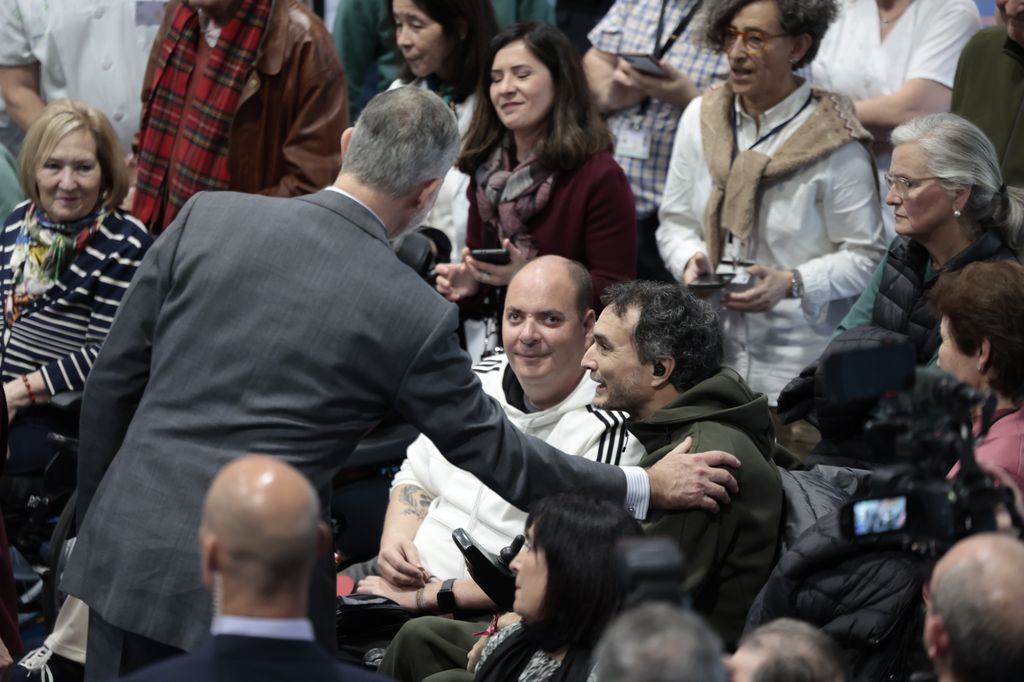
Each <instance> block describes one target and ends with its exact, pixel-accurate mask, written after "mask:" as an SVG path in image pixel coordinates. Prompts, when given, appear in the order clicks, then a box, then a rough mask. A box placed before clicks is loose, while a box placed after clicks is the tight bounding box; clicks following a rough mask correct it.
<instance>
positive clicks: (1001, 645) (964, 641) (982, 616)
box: [931, 538, 1024, 682]
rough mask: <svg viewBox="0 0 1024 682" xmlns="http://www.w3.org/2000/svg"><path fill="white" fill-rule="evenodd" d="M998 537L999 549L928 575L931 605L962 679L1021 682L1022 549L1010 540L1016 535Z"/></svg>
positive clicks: (1023, 640) (1023, 645) (1023, 649)
mask: <svg viewBox="0 0 1024 682" xmlns="http://www.w3.org/2000/svg"><path fill="white" fill-rule="evenodd" d="M1000 540H1001V541H1003V542H1004V547H1003V548H1001V549H1002V550H1003V551H1001V552H999V553H998V554H995V553H993V554H992V555H989V556H986V557H985V558H984V559H982V558H980V557H979V558H977V559H971V560H967V561H962V562H960V563H959V564H957V565H955V566H951V567H949V568H948V569H947V570H946V571H944V572H943V573H942V575H940V576H939V577H938V579H933V580H932V586H931V587H932V590H931V592H932V597H931V600H932V604H931V606H932V611H933V613H935V614H936V615H938V616H939V617H940V618H941V619H942V627H943V629H944V630H945V631H946V633H947V634H948V635H949V660H950V666H951V667H952V669H953V673H954V675H956V679H957V680H959V681H960V682H1011V681H1018V682H1019V680H1020V679H1021V675H1022V673H1024V607H1022V605H1021V602H1022V596H1024V587H1022V586H1021V584H1020V581H1021V577H1020V574H1021V569H1024V549H1020V548H1017V547H1013V546H1012V545H1010V544H1008V543H1017V542H1019V541H1017V540H1016V539H1013V538H1005V539H1003V538H1000ZM1007 550H1009V551H1007ZM996 563H999V564H1001V565H994V564H996Z"/></svg>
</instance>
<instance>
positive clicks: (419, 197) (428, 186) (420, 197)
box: [413, 178, 443, 227]
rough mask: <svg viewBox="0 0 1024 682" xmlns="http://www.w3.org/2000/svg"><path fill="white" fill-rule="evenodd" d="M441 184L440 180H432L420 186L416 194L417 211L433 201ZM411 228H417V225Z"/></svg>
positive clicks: (441, 180)
mask: <svg viewBox="0 0 1024 682" xmlns="http://www.w3.org/2000/svg"><path fill="white" fill-rule="evenodd" d="M441 182H443V179H442V178H434V179H433V180H427V181H426V182H424V183H423V184H421V185H420V188H419V190H418V191H417V192H416V210H417V211H419V210H421V209H422V208H423V207H424V206H426V205H427V202H429V201H431V200H433V198H434V193H435V192H437V189H438V188H439V187H440V186H441ZM413 227H419V225H414V226H413Z"/></svg>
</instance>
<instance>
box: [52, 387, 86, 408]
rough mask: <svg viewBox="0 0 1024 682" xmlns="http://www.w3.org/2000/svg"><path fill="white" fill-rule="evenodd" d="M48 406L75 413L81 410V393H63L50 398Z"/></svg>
mask: <svg viewBox="0 0 1024 682" xmlns="http://www.w3.org/2000/svg"><path fill="white" fill-rule="evenodd" d="M50 405H52V406H54V407H55V408H57V409H58V410H62V411H64V412H75V411H78V410H80V409H82V392H81V391H65V392H64V393H58V394H57V395H55V396H53V397H52V398H50Z"/></svg>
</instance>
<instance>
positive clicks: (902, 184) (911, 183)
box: [883, 173, 938, 199]
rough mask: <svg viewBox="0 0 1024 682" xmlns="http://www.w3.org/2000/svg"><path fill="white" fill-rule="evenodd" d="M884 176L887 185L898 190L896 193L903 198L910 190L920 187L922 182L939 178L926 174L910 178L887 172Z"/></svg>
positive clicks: (895, 190)
mask: <svg viewBox="0 0 1024 682" xmlns="http://www.w3.org/2000/svg"><path fill="white" fill-rule="evenodd" d="M883 177H885V184H886V186H887V187H888V188H889V189H891V190H893V191H894V192H896V195H897V196H898V197H900V198H901V199H906V198H907V195H908V194H910V190H912V189H915V188H916V187H920V186H921V183H922V182H924V181H925V180H938V178H937V177H935V176H934V175H926V176H924V177H921V178H908V177H904V176H902V175H892V174H890V173H886V174H885V175H884V176H883Z"/></svg>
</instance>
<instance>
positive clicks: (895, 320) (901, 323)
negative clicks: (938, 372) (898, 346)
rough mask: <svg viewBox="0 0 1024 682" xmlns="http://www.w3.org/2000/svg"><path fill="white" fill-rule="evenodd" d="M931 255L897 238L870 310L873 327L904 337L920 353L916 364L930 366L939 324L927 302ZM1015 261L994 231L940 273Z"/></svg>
mask: <svg viewBox="0 0 1024 682" xmlns="http://www.w3.org/2000/svg"><path fill="white" fill-rule="evenodd" d="M930 258H931V256H929V255H928V251H927V250H925V248H924V247H923V246H921V245H920V244H918V243H917V242H916V241H914V240H913V239H910V238H909V237H897V238H896V239H895V240H893V242H892V244H891V245H890V246H889V252H888V254H886V258H885V270H884V271H883V273H882V281H881V282H880V283H879V285H878V295H877V296H876V297H875V306H874V308H873V309H872V311H871V318H872V324H873V325H874V326H876V327H881V328H882V329H888V330H890V331H894V332H899V333H900V334H905V335H906V336H907V338H908V339H910V341H911V343H913V344H914V349H915V350H916V351H917V364H919V365H927V364H928V363H929V362H931V360H932V357H933V356H934V355H935V353H936V351H938V349H939V343H940V342H941V339H940V338H939V321H938V319H936V317H935V311H934V310H932V306H931V304H930V303H929V302H928V291H929V290H930V289H931V288H932V285H933V284H934V283H935V281H936V279H937V278H933V279H930V280H928V281H925V272H926V271H927V267H928V261H929V259H930ZM1012 258H1016V254H1014V252H1013V250H1012V249H1010V247H1008V246H1006V244H1004V243H1003V240H1002V238H1001V237H1000V236H999V235H998V234H997V233H996V232H995V230H991V229H990V230H987V231H986V232H984V233H983V234H982V235H981V236H980V237H978V238H977V239H976V240H974V241H973V242H972V243H971V245H970V246H968V247H967V248H966V249H964V250H963V251H961V252H960V253H958V254H957V255H955V256H953V257H952V258H951V259H949V262H947V263H946V264H945V265H943V266H942V269H941V270H939V274H942V273H944V272H955V271H957V270H960V269H962V268H963V267H964V266H965V265H967V264H969V263H973V262H975V261H996V260H1009V259H1012Z"/></svg>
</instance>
